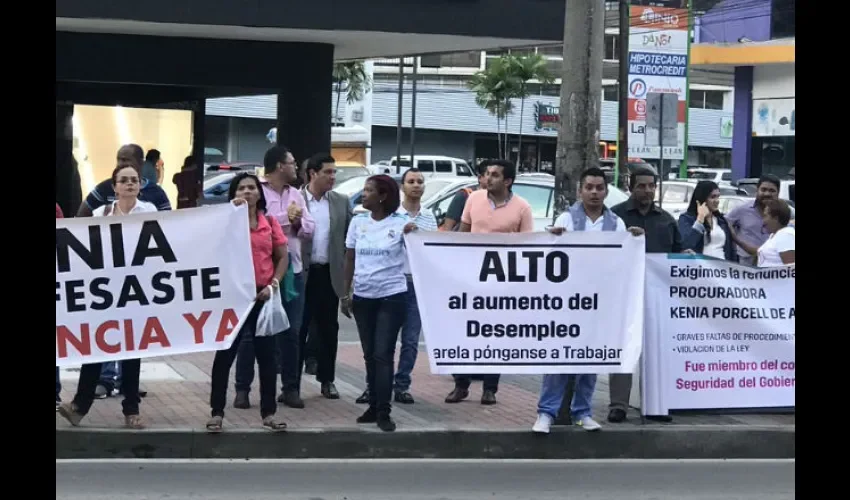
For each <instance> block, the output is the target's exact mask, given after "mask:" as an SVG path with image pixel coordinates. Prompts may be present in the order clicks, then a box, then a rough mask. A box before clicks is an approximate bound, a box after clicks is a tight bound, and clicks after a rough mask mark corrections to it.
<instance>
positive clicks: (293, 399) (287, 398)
mask: <svg viewBox="0 0 850 500" xmlns="http://www.w3.org/2000/svg"><path fill="white" fill-rule="evenodd" d="M277 402H278V403H283V404H285V405H286V406H288V407H290V408H296V409H299V410H300V409H302V408H304V401H303V400H302V399H301V395H300V394H298V392H296V391H285V392H284V393H283V394H281V395H280V396H278V398H277Z"/></svg>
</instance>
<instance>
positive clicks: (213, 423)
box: [207, 172, 289, 432]
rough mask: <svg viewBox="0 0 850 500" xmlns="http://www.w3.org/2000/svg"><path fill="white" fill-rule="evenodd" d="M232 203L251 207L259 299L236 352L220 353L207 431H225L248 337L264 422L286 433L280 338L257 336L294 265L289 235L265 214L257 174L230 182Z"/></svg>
mask: <svg viewBox="0 0 850 500" xmlns="http://www.w3.org/2000/svg"><path fill="white" fill-rule="evenodd" d="M228 199H229V200H231V202H232V203H233V204H234V205H236V206H239V205H242V204H247V205H248V221H249V224H250V228H251V255H252V256H253V258H254V278H255V281H256V285H257V298H256V302H255V304H254V307H253V308H251V312H250V313H248V317H247V318H246V319H245V322H244V324H243V326H242V328H241V329H240V330H239V333H238V334H237V335H236V338H235V339H234V340H233V344H232V345H231V346H230V348H229V349H226V350H221V351H218V352H216V353H215V361H213V368H212V391H211V394H210V407H211V408H212V418H210V420H209V421H208V422H207V431H209V432H221V425H222V420H223V419H224V406H225V404H226V403H227V381H228V379H229V378H230V368H231V367H232V366H233V361H234V360H235V359H236V353H237V351H238V350H239V343H240V341H241V340H242V338H245V337H246V336H250V337H252V338H253V342H254V353H255V355H256V357H257V364H258V365H259V368H260V414H261V416H262V418H263V427H265V428H266V429H269V430H272V431H282V430H284V429H286V424H285V423H283V422H278V421H276V420H275V418H274V415H275V413H276V412H277V401H276V400H275V392H276V386H277V382H276V378H277V362H276V359H277V352H276V349H277V344H276V339H275V336H274V335H270V336H257V335H255V333H256V330H257V318H258V317H259V313H260V309H262V307H263V305H264V304H265V303H266V301H268V300H269V299H270V298H271V296H272V291H273V290H274V289H275V288H278V287H279V286H280V281H281V280H282V279H283V275H284V274H285V273H286V268H287V266H288V265H289V260H288V253H287V245H286V236H284V234H283V230H282V229H281V228H280V224H278V222H277V220H275V218H274V217H267V216H266V215H265V211H266V197H265V196H264V195H263V190H262V189H261V188H260V180H259V179H258V178H257V176H255V175H253V174H249V173H247V172H245V173H241V174H239V175H237V176H236V177H234V178H233V182H231V184H230V192H229V193H228Z"/></svg>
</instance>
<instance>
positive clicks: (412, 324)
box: [394, 278, 422, 392]
mask: <svg viewBox="0 0 850 500" xmlns="http://www.w3.org/2000/svg"><path fill="white" fill-rule="evenodd" d="M421 332H422V319H421V318H420V317H419V306H418V305H417V304H416V290H415V289H414V288H413V281H411V280H410V278H408V280H407V319H406V320H405V321H404V325H403V326H402V327H401V350H400V351H399V353H398V371H396V374H395V387H394V389H395V391H396V392H406V391H408V390H410V383H411V380H410V372H412V371H413V367H414V366H415V365H416V356H417V355H418V354H419V334H420V333H421Z"/></svg>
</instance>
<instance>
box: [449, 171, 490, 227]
mask: <svg viewBox="0 0 850 500" xmlns="http://www.w3.org/2000/svg"><path fill="white" fill-rule="evenodd" d="M477 170H478V186H476V187H474V188H464V189H461V190H460V191H458V192H457V194H455V197H454V198H452V202H451V203H450V204H449V209H448V210H446V216H445V218H444V219H443V224H442V225H441V226H440V231H457V230H458V229H460V216H461V215H463V207H465V206H466V199H467V198H469V193H471V192H473V191H475V190H476V189H487V167H486V165H485V162H483V161H482V162H481V163H479V164H478V167H477Z"/></svg>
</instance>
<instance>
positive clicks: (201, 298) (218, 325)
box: [56, 203, 256, 366]
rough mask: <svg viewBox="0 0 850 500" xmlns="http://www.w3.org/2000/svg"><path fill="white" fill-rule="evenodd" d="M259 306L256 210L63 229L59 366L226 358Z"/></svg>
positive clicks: (65, 223) (225, 209)
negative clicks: (199, 355)
mask: <svg viewBox="0 0 850 500" xmlns="http://www.w3.org/2000/svg"><path fill="white" fill-rule="evenodd" d="M255 296H256V288H255V286H254V266H253V263H252V259H251V246H250V240H249V232H248V217H247V207H245V206H244V205H243V206H241V207H238V208H237V207H234V206H233V205H231V204H229V203H228V204H225V205H220V206H215V207H204V208H196V209H188V210H177V211H172V212H157V213H143V214H135V215H128V216H123V217H95V218H80V219H57V220H56V365H57V366H75V365H81V364H84V363H97V362H102V361H114V360H121V359H132V358H146V357H153V356H166V355H174V354H183V353H189V352H200V351H213V350H218V349H225V348H227V347H229V346H230V344H232V343H233V339H234V338H235V332H237V331H238V330H237V327H238V326H239V319H240V318H242V317H244V316H245V314H246V312H247V311H248V308H249V307H250V305H251V302H252V301H253V300H254V297H255Z"/></svg>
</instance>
